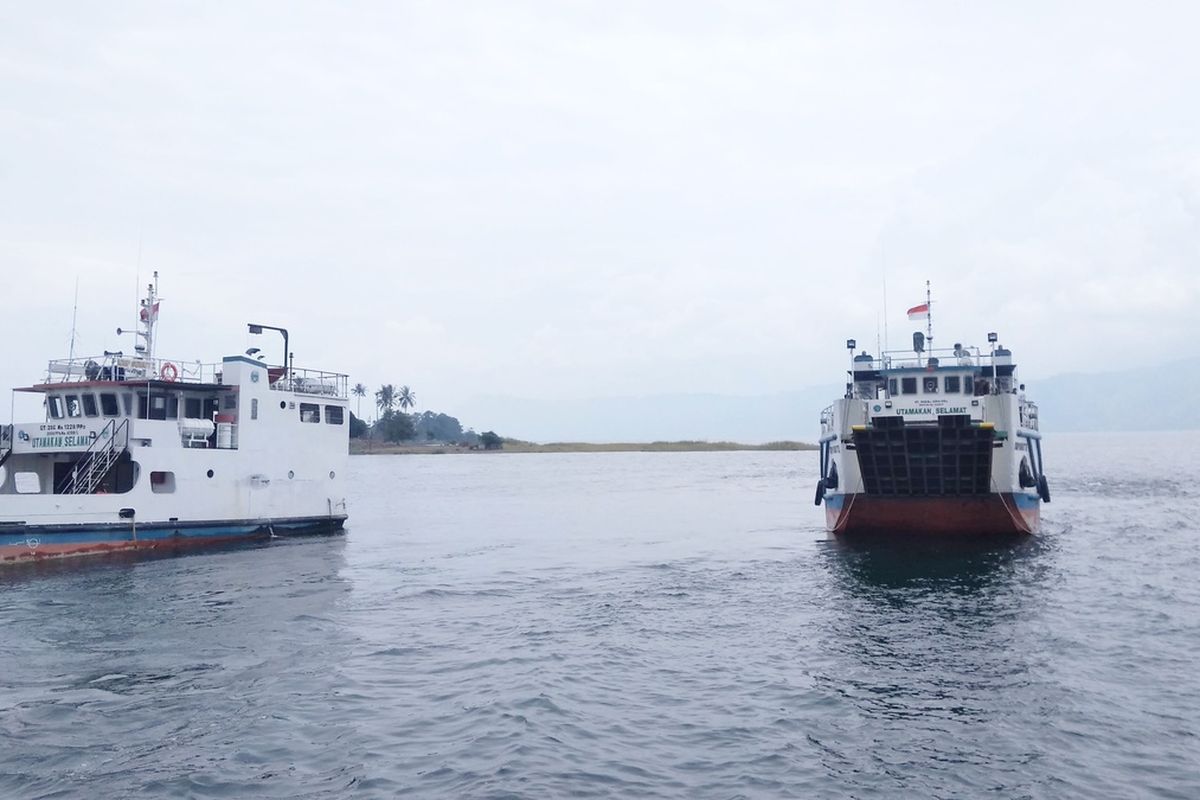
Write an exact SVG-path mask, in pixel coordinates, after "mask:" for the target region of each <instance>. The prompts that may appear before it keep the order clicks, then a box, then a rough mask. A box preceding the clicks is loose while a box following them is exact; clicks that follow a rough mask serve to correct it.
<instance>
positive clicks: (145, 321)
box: [134, 270, 159, 360]
mask: <svg viewBox="0 0 1200 800" xmlns="http://www.w3.org/2000/svg"><path fill="white" fill-rule="evenodd" d="M158 303H159V297H158V270H155V271H154V283H151V284H149V285H148V286H147V287H146V298H145V299H144V300H142V302H141V310H140V311H138V324H139V325H140V326H141V327H142V330H140V331H138V336H140V337H142V341H143V342H144V344H140V345H135V346H134V348H135V349H137V350H142V351H143V352H144V355H145V357H146V358H149V359H151V360H153V359H154V325H155V323H156V322H158Z"/></svg>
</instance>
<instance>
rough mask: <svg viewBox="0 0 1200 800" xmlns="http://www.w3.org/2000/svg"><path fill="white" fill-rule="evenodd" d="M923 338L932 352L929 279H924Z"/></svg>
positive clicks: (931, 303)
mask: <svg viewBox="0 0 1200 800" xmlns="http://www.w3.org/2000/svg"><path fill="white" fill-rule="evenodd" d="M925 339H926V341H928V342H929V352H931V353H932V352H933V299H932V297H931V296H930V293H929V281H925Z"/></svg>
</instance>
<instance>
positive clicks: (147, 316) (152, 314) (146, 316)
mask: <svg viewBox="0 0 1200 800" xmlns="http://www.w3.org/2000/svg"><path fill="white" fill-rule="evenodd" d="M141 317H142V322H149V321H150V320H156V319H158V303H155V304H154V305H152V306H142V312H141Z"/></svg>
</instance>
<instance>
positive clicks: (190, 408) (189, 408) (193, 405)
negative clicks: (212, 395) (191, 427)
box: [183, 397, 202, 419]
mask: <svg viewBox="0 0 1200 800" xmlns="http://www.w3.org/2000/svg"><path fill="white" fill-rule="evenodd" d="M201 413H202V412H201V410H200V398H199V397H185V398H184V400H183V416H184V417H186V418H187V419H201V418H202V417H201Z"/></svg>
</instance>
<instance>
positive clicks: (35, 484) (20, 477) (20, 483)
mask: <svg viewBox="0 0 1200 800" xmlns="http://www.w3.org/2000/svg"><path fill="white" fill-rule="evenodd" d="M13 483H15V484H16V487H17V494H41V493H42V479H41V478H39V477H38V474H37V473H36V472H18V473H16V474H15V475H13Z"/></svg>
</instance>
